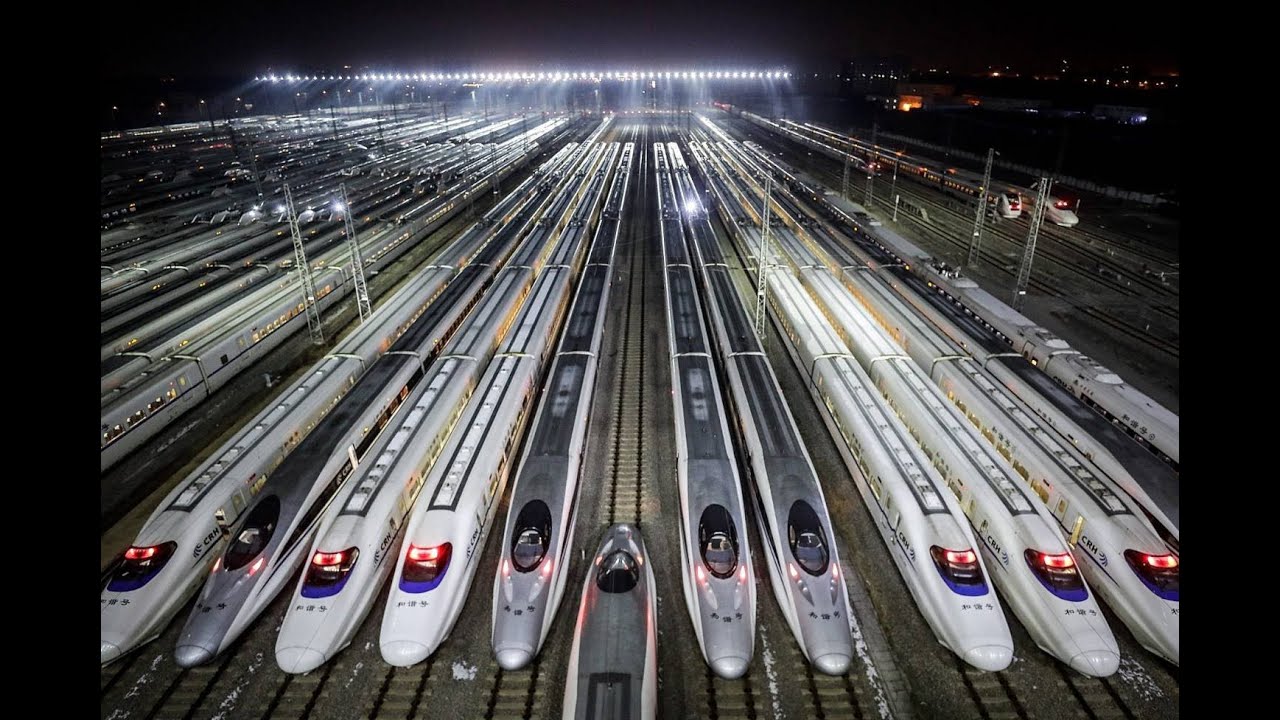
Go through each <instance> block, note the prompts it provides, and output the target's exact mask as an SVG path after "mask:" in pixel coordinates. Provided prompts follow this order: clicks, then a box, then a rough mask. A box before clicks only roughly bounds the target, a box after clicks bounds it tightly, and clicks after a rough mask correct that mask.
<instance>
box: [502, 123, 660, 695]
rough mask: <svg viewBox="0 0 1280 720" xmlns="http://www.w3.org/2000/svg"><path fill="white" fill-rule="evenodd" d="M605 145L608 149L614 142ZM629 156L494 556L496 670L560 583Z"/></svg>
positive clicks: (523, 660)
mask: <svg viewBox="0 0 1280 720" xmlns="http://www.w3.org/2000/svg"><path fill="white" fill-rule="evenodd" d="M610 152H611V153H615V152H616V144H615V147H613V148H611V150H610ZM634 155H635V143H627V144H626V145H625V146H624V147H623V149H622V153H621V155H620V156H619V159H618V165H617V170H616V174H615V176H614V180H613V183H612V187H611V189H610V190H609V194H608V196H607V199H606V200H605V204H604V207H603V210H602V214H601V219H600V224H599V226H598V227H597V230H596V234H595V238H594V240H593V241H592V245H591V251H590V255H589V256H588V258H587V265H586V267H585V268H584V269H583V271H582V280H581V282H580V283H579V286H578V291H577V294H576V295H575V297H574V301H573V306H572V308H571V309H570V311H569V318H568V322H567V324H566V327H565V330H564V335H563V337H562V338H561V340H560V345H559V349H558V350H557V352H556V357H555V362H554V364H553V365H552V367H551V370H550V372H549V373H548V375H547V381H546V384H545V385H544V386H543V389H542V401H541V403H542V404H541V405H540V406H539V408H538V413H537V415H535V416H534V419H533V426H532V430H531V431H530V435H529V437H530V439H529V441H528V443H527V444H526V446H525V451H524V455H523V456H522V457H521V459H520V465H519V471H518V473H517V475H516V479H515V482H514V486H515V487H514V488H513V489H512V492H511V506H510V510H509V511H508V514H507V522H506V529H505V531H504V532H503V534H502V538H503V539H504V542H503V545H502V553H501V556H500V558H499V560H498V567H497V569H496V571H495V573H494V579H493V618H492V622H493V632H492V636H491V643H492V646H493V654H494V657H495V658H497V660H498V664H499V665H500V666H501V667H502V668H503V669H504V670H519V669H520V668H522V667H524V666H526V665H527V664H529V662H530V661H531V660H532V659H533V658H534V656H536V655H537V654H538V652H539V651H540V650H541V649H542V644H543V642H544V641H545V640H546V638H547V633H548V631H549V630H550V629H551V624H552V621H554V620H555V615H556V611H557V609H558V608H559V607H560V601H561V599H562V597H563V595H564V588H565V583H566V581H567V580H568V576H569V573H568V568H569V563H570V558H571V555H570V553H571V551H572V543H573V530H574V527H575V526H576V524H577V514H578V513H577V509H578V504H577V491H578V483H579V480H580V477H579V474H580V473H581V470H582V459H583V452H584V451H585V443H586V435H587V428H588V424H589V422H590V416H591V408H592V398H593V397H594V393H595V378H596V367H597V364H598V362H599V352H600V344H601V342H602V340H603V335H604V322H605V314H606V313H605V310H606V308H607V307H608V302H609V288H610V278H611V277H612V263H613V253H614V247H615V245H616V243H617V238H618V233H619V231H620V229H621V217H622V211H623V209H624V204H625V201H626V196H627V188H628V186H629V184H630V179H631V171H632V162H631V160H632V157H633V156H634ZM609 164H611V162H610V160H609V159H606V161H605V163H603V164H602V165H601V166H600V168H599V170H598V171H597V179H596V180H593V182H599V183H600V188H601V189H602V188H603V183H604V181H605V179H607V176H608V166H609ZM597 192H598V190H597ZM593 209H594V203H590V202H584V203H583V206H582V207H580V208H579V211H578V213H576V214H575V221H577V220H581V221H583V222H582V223H581V224H580V225H578V226H574V225H572V224H571V226H570V229H569V232H570V233H573V232H584V233H585V231H586V226H589V225H590V223H589V222H588V221H589V219H590V212H591V210H593ZM567 242H576V240H574V239H572V238H571V239H569V240H567Z"/></svg>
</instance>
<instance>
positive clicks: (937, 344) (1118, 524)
mask: <svg viewBox="0 0 1280 720" xmlns="http://www.w3.org/2000/svg"><path fill="white" fill-rule="evenodd" d="M809 230H810V232H811V234H812V235H813V237H814V240H815V243H816V245H817V246H819V247H820V248H821V250H822V253H821V257H822V258H823V259H824V260H825V261H826V262H827V264H828V267H830V268H831V269H832V270H833V271H837V272H840V273H841V275H840V277H841V279H842V280H843V282H844V284H845V286H846V287H847V288H848V289H849V290H850V291H851V292H852V293H853V294H854V296H855V297H857V298H858V300H859V301H861V302H862V304H863V305H864V307H866V308H867V310H868V311H869V312H870V314H871V316H872V317H873V318H875V319H876V321H878V322H879V324H880V325H881V326H882V327H884V328H885V330H887V331H888V332H889V333H891V334H892V335H893V336H894V338H895V339H897V340H898V341H899V342H900V343H901V344H902V346H903V347H904V348H905V349H906V350H907V352H908V354H909V355H910V356H911V358H912V359H913V360H915V362H916V364H917V365H919V366H920V367H921V368H922V369H924V370H925V371H926V372H928V374H929V375H930V377H931V378H932V379H933V380H934V381H935V382H936V383H937V384H938V386H939V387H940V388H941V389H942V390H943V391H945V392H946V394H947V397H948V398H949V399H951V400H952V401H953V402H954V403H955V404H956V407H957V408H959V409H960V411H961V412H963V413H965V414H966V416H967V417H968V418H969V420H970V422H972V423H973V424H974V425H975V426H976V427H977V428H978V429H979V430H980V431H982V436H983V437H984V438H986V440H987V441H988V442H989V443H990V444H991V445H992V446H993V447H994V448H995V449H996V450H997V451H998V452H1000V453H1001V454H1002V455H1004V456H1005V457H1007V458H1009V460H1010V461H1011V462H1012V464H1013V467H1014V469H1015V470H1016V471H1017V472H1018V474H1019V475H1021V476H1022V478H1023V479H1024V481H1025V482H1026V483H1027V485H1028V486H1029V487H1030V488H1031V490H1032V491H1033V492H1034V493H1035V494H1036V495H1038V496H1039V497H1040V499H1041V500H1042V501H1043V502H1044V503H1045V506H1046V507H1047V508H1048V509H1049V511H1050V513H1051V514H1052V515H1053V517H1054V518H1055V519H1056V520H1057V524H1058V527H1059V528H1060V529H1061V531H1062V533H1063V535H1064V536H1068V537H1070V536H1072V535H1073V534H1078V535H1079V543H1078V544H1076V545H1075V557H1077V558H1082V559H1083V560H1085V561H1086V562H1083V563H1082V564H1081V571H1082V572H1083V573H1084V576H1085V578H1086V579H1087V580H1088V582H1089V586H1090V587H1091V588H1093V589H1094V590H1095V591H1096V592H1097V593H1098V595H1099V596H1100V597H1102V599H1103V600H1105V601H1106V603H1107V604H1108V605H1109V606H1110V607H1111V608H1112V610H1113V611H1114V612H1115V613H1116V615H1118V616H1119V617H1120V619H1121V620H1122V621H1123V622H1124V623H1125V624H1126V625H1128V626H1129V628H1130V630H1132V631H1133V634H1134V636H1135V637H1136V638H1137V639H1138V641H1139V643H1141V644H1142V645H1143V646H1144V647H1147V648H1148V649H1150V650H1151V651H1152V652H1154V653H1156V654H1157V655H1160V656H1162V657H1164V658H1165V659H1167V660H1169V661H1170V662H1172V663H1174V664H1177V663H1178V647H1179V623H1178V616H1179V613H1178V611H1179V575H1180V571H1179V560H1178V557H1177V556H1176V555H1173V554H1170V553H1169V552H1168V550H1167V549H1166V548H1165V546H1164V544H1163V543H1162V542H1161V539H1160V537H1159V535H1158V533H1157V531H1156V529H1155V528H1154V527H1152V526H1151V524H1150V523H1149V522H1148V521H1147V519H1146V517H1145V516H1144V515H1143V514H1142V512H1141V510H1140V509H1139V508H1138V507H1137V505H1136V503H1135V502H1134V501H1133V500H1131V499H1130V498H1129V497H1128V496H1127V495H1125V494H1124V493H1123V492H1122V491H1121V490H1120V489H1119V488H1117V487H1115V486H1114V485H1113V484H1112V482H1111V481H1110V479H1108V478H1107V477H1106V476H1105V475H1104V474H1103V473H1102V472H1101V471H1100V470H1098V468H1097V467H1095V466H1094V465H1093V463H1092V462H1090V461H1089V460H1088V459H1087V458H1085V457H1084V456H1083V454H1081V453H1080V452H1079V451H1078V450H1077V449H1076V448H1075V446H1074V445H1073V444H1071V443H1070V442H1069V441H1067V439H1066V438H1063V437H1061V436H1059V435H1058V434H1057V432H1055V431H1054V430H1053V429H1052V428H1051V427H1049V426H1048V424H1047V423H1044V422H1043V421H1042V420H1040V419H1039V417H1038V416H1036V415H1035V413H1034V412H1033V411H1031V410H1030V408H1028V407H1026V406H1025V404H1023V403H1022V402H1021V401H1019V400H1018V399H1017V398H1016V396H1015V395H1014V394H1013V393H1012V392H1011V391H1009V390H1007V389H1006V388H1005V387H1004V386H1003V385H1001V384H1000V383H999V382H998V381H997V380H996V379H995V378H994V377H992V376H991V375H989V374H988V373H987V372H986V371H985V370H983V369H982V367H981V365H980V364H979V363H978V361H977V360H975V359H973V358H972V357H970V356H968V355H967V354H965V353H964V351H963V349H962V348H961V347H960V346H959V345H957V344H955V343H954V342H952V341H950V340H948V339H946V338H945V337H944V336H942V334H941V333H940V332H938V331H937V330H935V329H934V328H933V327H931V326H929V325H928V323H927V321H926V320H924V319H923V318H921V317H920V316H919V315H917V314H916V313H914V312H913V311H912V310H910V309H909V308H908V307H907V306H906V303H905V302H903V301H901V300H900V299H899V298H898V297H897V296H896V294H894V293H893V291H892V290H891V289H890V288H889V287H888V286H887V285H886V284H884V283H883V282H882V279H881V278H880V277H879V276H877V275H876V274H875V273H874V272H872V271H870V269H868V268H866V267H865V266H858V265H855V264H853V259H852V257H851V256H849V255H848V254H846V252H845V251H844V249H843V248H841V247H839V246H838V245H837V244H836V243H834V242H833V239H832V238H831V237H829V236H827V235H826V234H825V230H823V229H821V228H819V227H816V226H810V228H809ZM1120 558H1124V559H1125V564H1126V565H1127V566H1128V569H1127V570H1126V568H1125V566H1124V565H1121V564H1120V562H1119V559H1120ZM1113 559H1114V560H1115V561H1116V562H1115V563H1114V566H1113V565H1112V560H1113Z"/></svg>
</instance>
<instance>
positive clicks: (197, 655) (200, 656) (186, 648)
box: [173, 645, 213, 668]
mask: <svg viewBox="0 0 1280 720" xmlns="http://www.w3.org/2000/svg"><path fill="white" fill-rule="evenodd" d="M212 659H213V651H212V650H210V649H209V648H207V647H204V646H203V645H179V646H178V647H177V649H176V650H174V651H173V660H174V662H176V663H178V667H184V668H190V667H195V666H197V665H204V664H205V663H207V662H209V661H210V660H212Z"/></svg>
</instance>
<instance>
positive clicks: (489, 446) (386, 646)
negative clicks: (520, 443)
mask: <svg viewBox="0 0 1280 720" xmlns="http://www.w3.org/2000/svg"><path fill="white" fill-rule="evenodd" d="M602 155H603V153H596V154H595V155H593V158H592V163H591V165H590V166H587V167H583V168H581V169H580V170H579V171H578V172H579V176H578V177H579V179H580V182H582V183H583V185H582V187H583V188H584V189H585V188H586V187H587V186H589V185H590V183H586V182H585V178H586V176H587V175H588V174H589V171H590V170H593V169H594V164H595V162H596V161H599V160H600V159H602ZM613 157H614V154H613V153H610V154H609V157H608V159H609V161H610V162H612V160H613ZM580 199H581V196H580V195H579V196H577V197H575V200H580ZM597 199H598V197H593V198H592V199H591V201H592V202H596V200H597ZM568 221H569V218H568V217H566V218H564V219H562V220H559V221H553V224H552V226H551V227H550V230H551V233H552V235H555V236H558V237H557V240H556V242H555V243H554V249H553V250H552V252H551V255H550V256H549V257H547V258H546V267H545V269H543V270H542V275H541V277H539V278H538V280H537V282H536V283H535V286H534V290H533V295H534V300H531V301H530V303H528V304H527V305H526V307H525V308H524V310H523V311H522V312H521V315H520V318H519V319H518V320H517V325H516V328H515V329H514V330H513V331H512V333H511V334H510V336H509V337H508V339H506V340H504V341H503V343H502V345H501V346H500V347H499V348H498V352H497V354H496V355H495V357H494V360H493V361H492V362H491V363H490V364H489V368H488V370H487V371H485V374H484V377H483V378H482V379H481V380H480V383H479V385H478V388H477V392H476V394H475V395H474V396H473V397H472V399H471V401H470V402H469V403H468V404H467V407H466V409H465V410H464V412H463V416H462V420H461V424H460V426H459V427H460V428H462V430H461V431H460V432H458V433H455V434H454V435H453V436H452V437H451V438H450V440H449V443H448V445H447V446H446V447H445V449H444V452H443V453H442V454H441V456H440V460H439V461H437V462H436V464H435V465H434V466H433V467H432V469H431V475H430V476H429V477H428V478H427V482H426V484H425V486H424V490H423V492H422V494H421V495H419V497H418V500H417V501H416V502H415V503H414V506H413V508H412V509H411V511H410V517H409V521H408V525H407V527H406V530H405V543H404V545H405V547H406V548H407V550H406V551H404V552H402V553H400V556H399V559H398V561H397V564H396V570H395V572H394V574H393V576H392V577H393V578H394V580H393V584H392V587H391V592H390V594H389V596H388V598H387V606H386V611H385V613H384V614H383V617H382V628H381V632H380V634H379V645H380V649H381V653H382V658H383V660H386V661H387V662H388V663H390V664H392V665H396V666H400V667H408V666H410V665H413V664H415V663H417V662H420V661H422V660H425V659H426V658H427V657H429V656H430V655H431V654H433V653H434V652H435V651H436V649H437V648H438V647H439V646H440V644H441V643H442V642H444V640H445V639H446V638H447V637H448V636H449V633H450V632H452V630H453V626H454V623H456V622H457V620H458V616H459V615H460V614H461V612H462V606H463V604H464V602H465V601H466V597H467V594H468V592H469V591H470V587H471V581H472V578H473V577H474V575H475V571H476V568H477V567H478V566H479V556H480V551H481V550H482V549H483V547H484V542H485V539H486V538H487V537H488V535H489V531H490V530H491V529H492V527H493V523H492V521H493V515H494V513H495V512H496V510H497V507H498V499H499V498H500V497H501V496H502V491H503V489H504V488H505V487H506V482H507V477H508V474H509V472H510V468H511V462H510V461H511V460H512V455H514V453H515V448H516V444H515V442H516V440H517V439H518V438H519V437H520V435H521V434H522V432H523V430H524V426H525V424H526V422H527V421H528V419H529V416H530V415H531V414H532V413H531V412H530V407H529V405H530V404H531V403H532V402H533V399H534V397H535V395H536V392H537V389H538V384H539V379H540V377H541V374H542V370H543V365H544V362H545V361H546V359H547V357H548V355H550V353H551V349H552V343H553V341H554V339H555V335H556V334H557V332H558V328H559V324H560V321H561V319H562V317H563V315H564V313H565V311H566V309H567V307H568V305H569V299H570V289H571V287H572V279H573V277H574V275H575V268H576V267H577V266H578V264H579V259H580V258H581V257H582V255H583V254H584V249H585V243H583V242H580V240H581V235H579V234H577V233H574V234H573V238H572V239H573V241H574V242H573V243H572V244H570V243H568V242H566V241H565V240H566V236H567V235H568V234H566V233H563V232H562V231H563V229H564V227H565V226H566V225H567V224H568Z"/></svg>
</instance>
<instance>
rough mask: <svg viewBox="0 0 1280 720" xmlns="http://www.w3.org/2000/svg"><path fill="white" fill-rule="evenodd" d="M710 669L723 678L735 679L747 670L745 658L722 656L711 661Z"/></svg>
mask: <svg viewBox="0 0 1280 720" xmlns="http://www.w3.org/2000/svg"><path fill="white" fill-rule="evenodd" d="M711 671H712V672H714V673H715V674H716V675H719V676H720V677H722V678H724V679H725V680H737V679H738V678H740V677H742V676H743V675H745V674H746V672H747V659H746V658H740V657H722V658H718V659H716V660H714V661H712V663H711Z"/></svg>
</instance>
